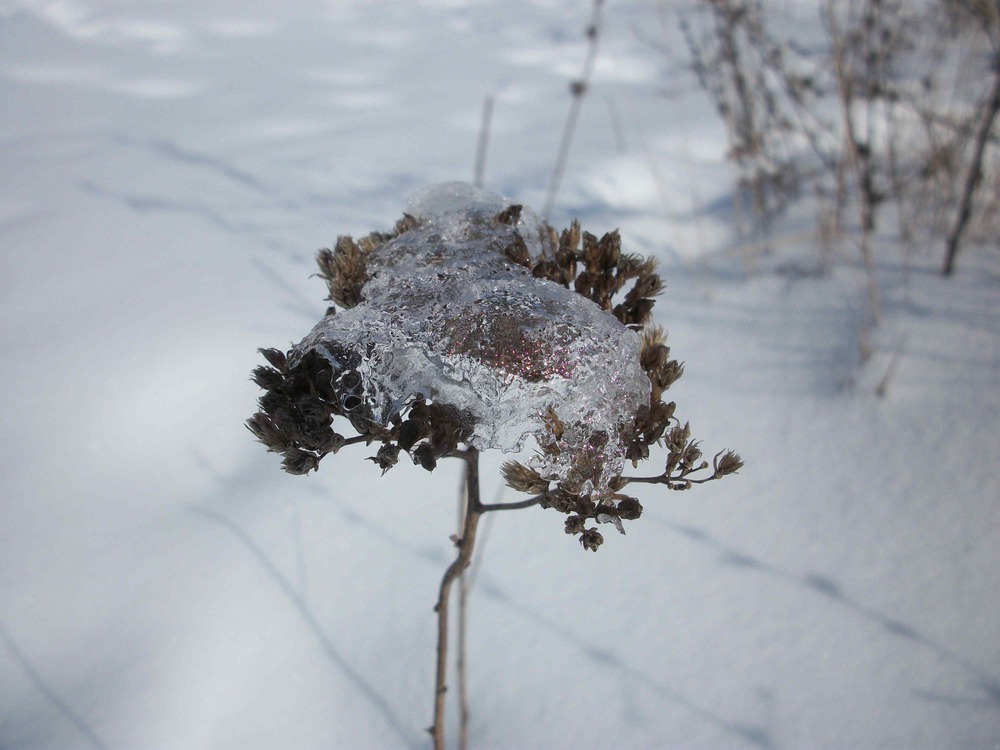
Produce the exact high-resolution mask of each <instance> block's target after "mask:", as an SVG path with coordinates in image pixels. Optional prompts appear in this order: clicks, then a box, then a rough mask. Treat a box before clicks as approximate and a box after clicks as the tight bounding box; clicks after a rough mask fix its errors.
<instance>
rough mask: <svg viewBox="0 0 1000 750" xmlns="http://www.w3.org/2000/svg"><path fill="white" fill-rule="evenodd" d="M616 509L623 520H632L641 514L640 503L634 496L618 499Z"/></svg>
mask: <svg viewBox="0 0 1000 750" xmlns="http://www.w3.org/2000/svg"><path fill="white" fill-rule="evenodd" d="M617 511H618V517H619V518H621V519H622V520H623V521H634V520H635V519H637V518H638V517H639V516H641V515H642V505H641V504H640V503H639V501H638V500H636V499H635V498H634V497H626V498H624V499H622V500H619V501H618V506H617Z"/></svg>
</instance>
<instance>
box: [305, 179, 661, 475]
mask: <svg viewBox="0 0 1000 750" xmlns="http://www.w3.org/2000/svg"><path fill="white" fill-rule="evenodd" d="M510 206H511V202H510V201H508V200H506V199H504V198H502V197H501V196H498V195H496V194H493V193H490V192H486V191H483V190H479V189H477V188H474V187H471V186H469V185H465V184H462V183H445V184H442V185H435V186H432V187H429V188H426V189H424V190H421V191H420V192H418V193H417V194H415V195H414V196H413V197H412V198H411V199H410V201H409V204H408V213H409V214H411V215H412V216H413V217H414V218H415V219H416V226H415V227H413V228H410V229H408V230H407V231H404V232H403V233H402V234H399V235H398V236H396V237H394V238H392V239H390V240H388V241H386V242H384V243H383V244H381V245H379V246H377V247H375V248H374V249H373V250H371V252H370V253H369V254H368V255H367V257H366V269H365V270H366V273H367V281H366V282H365V284H364V286H363V287H362V288H361V293H360V301H359V303H358V304H357V305H356V306H354V307H351V308H350V309H348V310H345V311H342V312H338V313H336V314H335V315H328V316H327V317H325V318H324V319H323V320H321V321H320V322H319V323H318V324H317V325H316V326H315V328H313V330H312V331H311V332H310V333H309V335H308V336H306V338H305V339H303V341H302V342H301V343H300V344H298V346H296V347H295V349H294V350H293V352H292V364H294V363H295V361H296V360H299V359H301V358H302V357H303V356H305V355H306V354H307V353H308V352H316V353H318V354H319V355H321V356H322V357H324V358H325V359H326V360H327V361H328V362H329V363H330V365H331V366H332V368H333V372H334V378H335V379H336V377H337V374H338V373H340V372H341V371H343V370H345V368H348V366H349V367H350V369H352V370H356V372H357V373H358V375H359V376H360V394H359V395H360V399H361V403H360V404H359V405H358V408H359V409H360V410H362V411H363V412H364V413H365V415H366V418H368V419H371V420H373V421H375V422H377V423H379V424H382V425H387V424H388V422H389V421H390V419H391V418H392V416H393V415H396V414H398V413H399V412H400V411H401V410H403V409H404V408H405V407H406V406H407V405H408V404H411V403H413V402H414V400H415V399H423V400H425V401H426V402H430V403H433V404H438V405H445V406H448V407H451V408H452V409H453V410H454V411H455V412H457V413H458V414H459V415H460V418H461V421H462V424H463V430H464V433H465V434H467V435H468V438H467V439H468V442H469V443H470V444H471V445H472V446H474V447H475V448H478V449H480V450H485V449H489V448H499V449H500V450H502V451H505V452H508V451H516V450H520V449H521V448H522V447H523V445H524V442H525V439H526V438H527V437H528V436H534V437H535V438H536V439H537V441H538V443H539V444H540V445H544V446H547V448H546V450H544V451H543V452H541V453H540V454H539V455H537V456H536V457H535V458H534V459H532V462H531V463H532V466H533V468H534V469H535V470H536V471H538V473H539V474H540V475H542V476H543V477H544V478H545V479H549V480H552V481H559V482H562V483H563V487H564V488H566V489H570V490H571V491H575V492H579V493H581V494H586V493H589V492H591V491H595V492H596V493H597V494H599V495H602V494H605V493H607V492H609V488H608V484H609V482H610V481H611V480H612V479H613V478H614V477H616V476H618V475H619V474H620V473H621V469H622V465H623V462H624V453H625V447H624V445H623V436H622V433H623V432H624V431H625V430H626V429H627V428H628V426H629V425H631V424H632V423H633V422H634V419H635V415H636V412H637V410H638V409H639V408H640V407H641V406H642V405H644V404H647V403H648V401H649V393H650V384H649V379H648V377H647V376H646V375H645V373H644V372H643V370H642V368H641V366H640V363H639V360H640V358H639V350H640V337H639V335H638V334H636V333H635V332H634V331H631V330H629V329H628V328H626V327H625V326H624V325H623V324H622V323H620V322H619V321H618V320H617V319H616V318H615V317H614V316H613V315H612V314H611V313H609V312H606V311H604V310H602V309H601V308H600V307H598V306H597V305H596V304H594V303H593V302H591V301H590V300H588V299H586V298H585V297H583V296H581V295H580V294H577V293H575V292H574V291H573V290H571V289H567V288H565V287H563V286H561V285H560V284H557V283H554V282H552V281H547V280H544V279H538V278H534V277H533V276H532V275H531V272H530V271H529V270H528V269H527V268H525V267H524V266H522V265H519V264H517V263H515V262H513V261H512V260H511V259H510V258H509V257H508V255H509V253H506V252H505V251H506V250H507V249H508V248H510V247H511V246H512V245H520V246H523V247H526V248H527V251H528V253H529V255H530V256H532V257H533V258H537V257H538V256H539V255H540V254H541V253H542V252H543V241H542V239H541V238H542V234H541V233H542V231H543V223H542V222H541V221H540V220H539V219H538V218H537V217H536V216H535V215H534V214H533V213H532V212H531V211H529V210H522V211H521V212H520V214H519V216H516V217H515V218H516V221H515V222H514V223H504V222H500V221H497V220H496V217H497V215H498V214H499V213H501V212H503V211H504V210H505V209H508V208H509V207H510ZM345 353H346V355H347V356H345ZM346 359H350V360H351V363H350V365H348V362H347V361H345V360H346Z"/></svg>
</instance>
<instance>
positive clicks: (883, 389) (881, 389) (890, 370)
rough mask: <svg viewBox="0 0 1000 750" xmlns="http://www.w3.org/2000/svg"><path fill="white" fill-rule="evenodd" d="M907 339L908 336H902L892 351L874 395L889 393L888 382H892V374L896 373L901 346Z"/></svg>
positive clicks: (879, 395)
mask: <svg viewBox="0 0 1000 750" xmlns="http://www.w3.org/2000/svg"><path fill="white" fill-rule="evenodd" d="M907 339H908V337H907V336H904V337H903V338H902V339H901V340H900V342H899V343H898V344H897V345H896V348H895V349H894V350H893V352H892V357H891V358H890V359H889V365H888V366H887V367H886V368H885V375H883V376H882V379H881V380H880V381H879V383H878V386H877V387H876V388H875V395H876V396H878V397H879V398H885V397H886V394H888V393H889V384H890V383H891V382H892V376H893V375H895V374H896V365H897V363H898V362H899V358H900V356H901V355H902V353H903V347H905V346H906V342H907Z"/></svg>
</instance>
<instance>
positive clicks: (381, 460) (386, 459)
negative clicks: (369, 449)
mask: <svg viewBox="0 0 1000 750" xmlns="http://www.w3.org/2000/svg"><path fill="white" fill-rule="evenodd" d="M368 460H369V461H374V462H375V463H376V464H377V465H378V467H379V468H380V469H382V476H385V473H386V472H387V471H389V469H391V468H392V467H393V466H395V465H396V462H397V461H399V446H398V445H393V444H392V443H385V444H384V445H383V446H382V447H381V448H379V449H378V453H376V454H375V455H374V456H370V457H369V458H368Z"/></svg>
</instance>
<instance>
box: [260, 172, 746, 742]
mask: <svg viewBox="0 0 1000 750" xmlns="http://www.w3.org/2000/svg"><path fill="white" fill-rule="evenodd" d="M317 260H318V263H319V268H320V274H319V275H320V276H321V277H322V278H323V279H324V280H325V281H326V282H327V285H328V287H329V299H330V301H332V302H333V303H334V306H331V307H330V308H329V309H328V310H327V314H326V316H325V317H324V318H323V319H322V320H320V321H319V323H317V324H316V326H315V327H314V328H313V330H312V331H311V332H310V333H309V334H308V335H307V336H306V337H305V338H304V339H303V340H302V341H301V342H300V343H299V344H297V345H296V346H294V347H292V349H291V350H289V351H287V352H283V351H280V350H278V349H262V350H261V354H262V355H263V356H264V358H265V359H266V360H267V363H268V364H267V365H262V366H260V367H258V368H257V369H256V370H254V372H253V380H254V381H255V382H256V383H257V384H258V385H259V386H260V387H261V388H262V389H264V391H265V393H264V395H263V396H261V397H260V401H259V406H260V410H259V411H258V412H257V413H256V414H254V415H253V416H252V417H251V418H250V419H249V420H247V426H248V427H249V428H250V430H251V432H253V434H254V435H255V436H256V437H257V438H258V439H259V440H260V441H261V442H262V443H264V445H266V446H267V447H268V449H269V450H270V451H272V452H275V453H280V454H282V455H283V456H284V460H283V462H282V465H283V467H284V469H285V470H286V471H288V472H290V473H292V474H307V473H308V472H310V471H312V470H315V469H317V468H318V467H319V465H320V462H321V461H322V460H323V459H324V458H325V457H326V456H328V455H329V454H334V453H337V452H338V451H339V450H341V449H342V448H344V447H345V446H347V445H350V444H357V443H363V444H365V445H367V446H370V447H372V448H375V446H377V448H375V450H374V451H373V455H371V456H369V457H368V458H369V460H371V461H372V462H374V463H375V464H376V466H377V468H379V469H381V471H382V473H383V474H384V473H385V472H387V471H388V470H390V469H391V468H392V467H393V466H395V465H396V463H397V462H398V461H399V459H400V457H401V456H407V457H409V458H410V459H411V460H412V461H413V462H414V463H415V464H419V465H420V466H422V467H423V468H424V469H426V470H428V471H433V470H434V468H435V467H436V466H437V463H438V461H440V460H441V459H444V458H459V459H462V460H463V461H464V462H465V468H466V472H465V477H466V480H465V481H466V507H465V514H464V524H463V529H462V532H461V535H460V537H458V538H457V539H456V546H457V548H458V555H457V557H456V559H455V561H454V562H453V563H452V564H451V566H450V567H449V568H448V570H447V571H446V573H445V575H444V578H443V580H442V583H441V589H440V592H439V598H438V603H437V612H438V622H439V628H438V663H437V684H436V691H435V711H434V723H433V725H432V727H431V732H432V734H433V735H434V739H435V745H436V747H443V745H444V722H443V712H444V691H445V666H446V662H447V645H448V630H447V629H448V600H449V593H450V590H451V585H452V583H453V582H454V580H455V579H456V578H458V576H459V575H460V574H461V573H462V571H463V570H464V569H465V568H466V567H467V566H468V565H469V563H470V561H471V559H472V552H473V547H474V543H475V536H476V528H477V524H478V520H479V518H480V516H482V514H483V513H487V512H491V511H495V510H511V509H518V508H527V507H531V506H534V505H539V506H541V507H543V508H550V509H553V510H556V511H558V512H560V513H564V514H566V515H567V518H566V520H565V531H566V533H567V534H572V535H574V536H576V537H577V538H578V539H579V540H580V542H581V544H582V545H583V547H584V548H585V549H588V550H597V548H598V547H599V546H600V545H601V544H602V543H603V541H604V538H603V535H602V534H601V532H600V531H599V530H598V528H597V527H598V525H601V524H611V525H612V526H614V527H615V528H616V529H617V530H618V531H620V532H622V533H624V527H623V522H624V521H633V520H635V519H637V518H639V516H640V515H641V514H642V505H640V503H639V501H638V500H637V499H636V498H634V497H630V496H628V495H626V494H623V491H624V490H625V488H626V487H627V486H628V485H629V484H631V483H634V482H645V483H654V484H662V485H664V486H666V487H667V488H669V489H674V490H682V489H688V488H690V487H691V486H692V485H693V484H697V483H702V482H707V481H711V480H713V479H718V478H720V477H722V476H725V475H726V474H731V473H733V472H735V471H737V470H738V469H739V468H740V466H741V465H742V464H741V461H740V458H739V456H738V455H737V454H735V453H733V452H731V451H724V452H721V453H719V454H717V455H716V456H715V458H714V460H713V461H711V462H709V461H707V460H705V459H704V458H703V456H702V451H701V449H700V448H699V446H698V443H697V442H696V441H695V440H694V439H693V438H692V437H691V430H690V428H689V426H688V425H687V423H681V421H680V420H679V419H678V418H677V416H676V415H675V408H676V407H675V404H674V403H673V402H669V403H667V402H664V401H663V394H664V392H665V391H666V390H667V389H668V388H669V387H670V385H671V384H672V383H673V382H674V381H675V380H677V378H679V377H680V376H681V374H682V373H683V370H684V368H683V365H681V364H680V363H679V362H677V360H675V359H672V358H671V356H670V349H669V347H667V345H666V342H665V336H664V333H663V331H662V329H660V328H656V327H650V326H649V325H648V324H649V322H650V317H651V311H652V308H653V298H654V297H655V296H656V295H657V294H659V293H660V292H661V291H662V283H661V281H660V277H659V276H658V275H657V273H656V264H655V262H654V261H652V260H645V259H643V258H640V257H639V256H636V255H630V254H626V253H623V252H622V251H621V241H620V238H619V235H618V233H617V232H611V233H608V234H605V235H604V236H603V237H601V238H600V239H598V238H597V237H596V236H594V235H592V234H589V233H587V232H582V231H581V230H580V226H579V224H577V223H576V222H573V224H572V225H571V226H570V227H569V228H568V229H566V230H565V231H563V232H562V233H561V234H557V233H556V232H555V230H553V229H552V228H551V227H549V226H548V225H547V224H546V223H545V222H543V221H541V220H539V219H538V218H537V217H536V216H535V215H534V214H532V213H531V212H530V211H527V210H525V209H523V208H522V207H521V206H519V205H514V204H511V203H509V202H508V201H506V200H504V199H503V198H500V197H499V196H496V195H493V194H490V193H487V192H484V191H481V190H477V189H475V188H472V187H469V186H467V185H462V184H459V183H449V184H445V185H439V186H435V187H432V188H428V189H426V190H424V191H423V192H421V193H419V194H417V195H416V196H414V197H413V198H412V199H411V201H410V205H409V207H408V210H407V213H405V214H404V216H403V218H402V219H401V220H400V221H399V222H397V223H396V226H395V228H394V229H393V231H391V232H387V233H382V232H375V233H372V234H370V235H368V236H366V237H363V238H361V239H360V240H354V239H352V238H351V237H346V236H345V237H340V238H338V240H337V243H336V245H335V247H334V248H333V250H321V251H320V252H319V254H318V256H317ZM338 307H339V308H340V310H337V308H338ZM348 425H349V426H350V428H351V431H353V433H355V434H354V435H353V436H351V437H346V436H345V435H344V434H342V433H343V432H344V431H345V430H344V427H346V426H348ZM529 439H533V441H534V443H535V451H534V455H533V456H532V457H531V458H530V459H529V460H528V461H527V462H526V463H519V462H516V461H509V462H507V463H505V464H504V466H503V469H502V471H503V476H504V479H505V481H506V483H507V485H508V486H510V487H512V488H513V489H515V490H517V491H519V492H523V493H527V494H528V495H529V497H528V498H526V499H524V500H521V501H519V502H512V503H505V504H493V505H489V504H484V503H482V502H481V501H480V497H479V472H478V456H479V452H480V451H482V450H486V449H490V448H499V449H501V450H503V451H515V450H520V449H522V448H523V447H524V444H525V442H526V441H527V440H529ZM655 444H663V445H665V446H666V451H667V457H666V462H665V465H664V467H663V470H662V471H661V472H660V473H658V474H655V475H652V476H643V477H637V476H627V475H624V474H623V470H624V469H625V467H626V465H627V464H629V463H631V465H632V466H633V467H635V466H637V465H638V462H639V461H643V460H646V459H648V458H649V455H650V448H651V447H652V446H654V445H655ZM373 468H375V467H373Z"/></svg>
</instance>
